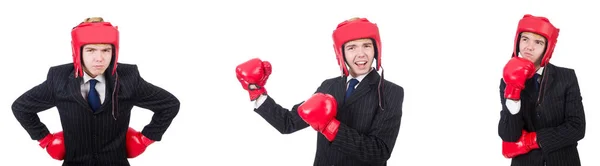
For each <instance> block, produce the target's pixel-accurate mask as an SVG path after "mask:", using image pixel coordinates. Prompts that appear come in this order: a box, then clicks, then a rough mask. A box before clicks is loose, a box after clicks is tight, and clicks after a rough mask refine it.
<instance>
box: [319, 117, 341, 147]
mask: <svg viewBox="0 0 600 166" xmlns="http://www.w3.org/2000/svg"><path fill="white" fill-rule="evenodd" d="M339 128H340V121H338V120H337V119H332V120H331V121H329V123H328V124H327V126H326V127H325V128H324V129H323V131H321V133H323V135H325V137H326V138H327V140H329V141H330V142H331V141H333V140H334V139H335V137H336V136H337V133H338V129H339Z"/></svg>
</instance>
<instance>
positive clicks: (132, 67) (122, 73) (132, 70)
mask: <svg viewBox="0 0 600 166" xmlns="http://www.w3.org/2000/svg"><path fill="white" fill-rule="evenodd" d="M117 73H118V74H119V77H120V78H127V77H132V76H133V77H138V76H139V75H140V72H139V70H138V66H137V65H136V64H127V63H117Z"/></svg>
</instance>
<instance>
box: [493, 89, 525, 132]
mask: <svg viewBox="0 0 600 166" xmlns="http://www.w3.org/2000/svg"><path fill="white" fill-rule="evenodd" d="M505 88H506V84H505V83H504V81H503V80H502V79H501V80H500V103H501V105H502V110H501V111H500V123H499V124H498V135H500V138H501V139H502V141H506V142H517V141H518V140H519V138H520V137H521V132H522V130H523V126H525V121H524V120H523V116H522V113H521V111H518V110H516V111H509V108H508V107H507V104H508V102H514V101H510V100H509V101H507V100H506V98H504V89H505ZM516 104H520V102H519V103H516ZM516 109H520V108H519V107H517V108H516ZM511 112H518V113H516V114H514V115H513V114H512V113H511Z"/></svg>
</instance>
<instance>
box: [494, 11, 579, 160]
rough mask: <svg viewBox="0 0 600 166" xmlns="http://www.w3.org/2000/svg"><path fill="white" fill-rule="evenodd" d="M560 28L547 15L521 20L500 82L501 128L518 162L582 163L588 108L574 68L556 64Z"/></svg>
mask: <svg viewBox="0 0 600 166" xmlns="http://www.w3.org/2000/svg"><path fill="white" fill-rule="evenodd" d="M558 33H559V29H558V28H555V27H554V25H552V24H551V23H550V21H549V20H548V19H547V18H545V17H539V16H533V15H529V14H526V15H525V16H523V18H522V19H521V20H520V21H519V24H518V27H517V33H516V36H515V50H514V51H513V55H512V58H511V59H510V60H509V61H508V63H507V64H506V66H505V67H504V73H503V79H502V80H501V82H500V98H501V103H502V111H501V113H500V114H501V118H500V122H499V125H498V133H499V136H500V138H502V141H503V142H502V154H503V155H504V156H505V157H506V158H512V164H511V165H513V166H521V165H522V166H579V165H581V163H580V159H579V153H578V150H577V142H578V141H579V140H581V139H583V137H584V135H585V114H584V110H583V103H582V97H581V94H580V90H579V84H578V81H577V76H576V75H575V71H574V70H573V69H569V68H564V67H558V66H555V65H553V64H551V63H550V62H549V61H550V58H551V56H552V53H553V51H554V48H555V45H556V42H557V38H558Z"/></svg>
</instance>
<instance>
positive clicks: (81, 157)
mask: <svg viewBox="0 0 600 166" xmlns="http://www.w3.org/2000/svg"><path fill="white" fill-rule="evenodd" d="M71 38H72V41H71V45H72V48H73V50H72V51H73V63H69V64H64V65H58V66H54V67H51V68H50V70H49V72H48V76H47V78H46V80H45V81H44V82H43V83H41V84H39V85H37V86H35V87H33V88H32V89H30V90H28V91H27V92H25V93H24V94H23V95H21V96H20V97H19V98H17V99H16V100H15V102H14V103H13V105H12V110H13V114H14V115H15V118H16V119H17V120H18V122H19V123H20V124H21V126H22V127H23V128H24V129H25V130H26V131H27V133H28V134H29V136H30V137H31V139H33V140H37V141H38V142H39V145H40V146H41V148H45V149H46V151H47V152H48V154H49V155H50V156H51V157H52V158H53V159H56V160H64V161H63V165H65V166H67V165H68V166H76V165H113V166H128V165H129V162H128V160H127V158H134V157H137V156H139V155H140V154H142V153H143V152H144V151H145V150H146V148H147V147H148V146H149V145H150V144H152V143H154V142H155V141H160V140H161V139H162V136H163V134H164V133H165V132H166V130H167V128H168V127H169V125H170V124H171V122H172V121H173V119H174V118H175V116H176V115H177V113H178V112H179V100H178V99H177V98H176V97H175V96H173V95H172V94H171V93H169V92H168V91H166V90H164V89H162V88H160V87H157V86H155V85H152V84H151V83H149V82H146V81H145V80H144V79H143V78H142V77H141V76H140V73H139V71H138V69H137V66H136V65H131V64H122V63H118V56H119V31H118V29H117V27H116V26H113V25H112V24H111V23H110V22H105V21H104V19H102V18H101V17H91V18H87V19H85V21H84V22H82V23H80V24H79V25H77V26H76V27H74V28H73V29H72V30H71ZM133 106H138V107H141V108H145V109H148V110H151V111H152V112H154V115H153V116H152V120H151V122H150V124H148V125H146V126H145V127H144V129H143V130H142V131H136V130H134V129H133V128H131V127H129V120H130V116H131V109H132V108H133ZM52 107H56V108H57V110H58V113H59V115H60V121H61V126H62V129H63V131H60V132H56V133H50V131H48V128H47V127H46V126H45V125H44V123H42V122H41V121H40V119H39V117H38V115H37V113H39V112H42V111H45V110H48V109H50V108H52Z"/></svg>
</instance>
